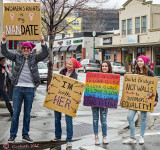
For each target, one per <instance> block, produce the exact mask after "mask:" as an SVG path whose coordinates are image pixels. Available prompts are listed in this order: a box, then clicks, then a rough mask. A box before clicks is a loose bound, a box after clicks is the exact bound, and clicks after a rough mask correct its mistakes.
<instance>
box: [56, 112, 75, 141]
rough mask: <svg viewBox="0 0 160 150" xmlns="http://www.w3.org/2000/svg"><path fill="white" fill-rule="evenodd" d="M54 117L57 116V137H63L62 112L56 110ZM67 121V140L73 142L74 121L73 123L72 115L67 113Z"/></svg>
mask: <svg viewBox="0 0 160 150" xmlns="http://www.w3.org/2000/svg"><path fill="white" fill-rule="evenodd" d="M54 117H55V137H56V138H58V139H61V136H62V127H61V118H62V114H61V113H60V112H57V111H54ZM65 121H66V132H67V137H66V142H71V141H72V137H73V123H72V117H71V116H68V115H65Z"/></svg>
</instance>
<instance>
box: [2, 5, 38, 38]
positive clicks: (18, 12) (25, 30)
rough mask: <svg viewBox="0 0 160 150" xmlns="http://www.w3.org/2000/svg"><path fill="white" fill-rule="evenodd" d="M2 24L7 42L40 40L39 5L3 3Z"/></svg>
mask: <svg viewBox="0 0 160 150" xmlns="http://www.w3.org/2000/svg"><path fill="white" fill-rule="evenodd" d="M3 24H4V26H3V30H4V32H5V34H6V38H7V40H30V41H31V40H40V34H41V5H40V3H4V17H3Z"/></svg>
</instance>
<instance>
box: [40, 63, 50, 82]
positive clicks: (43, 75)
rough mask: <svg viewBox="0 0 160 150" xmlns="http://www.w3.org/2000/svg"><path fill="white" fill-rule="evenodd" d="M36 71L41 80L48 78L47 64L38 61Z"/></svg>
mask: <svg viewBox="0 0 160 150" xmlns="http://www.w3.org/2000/svg"><path fill="white" fill-rule="evenodd" d="M38 71H39V76H40V80H41V82H43V81H47V78H48V68H47V65H46V64H45V63H44V62H39V63H38Z"/></svg>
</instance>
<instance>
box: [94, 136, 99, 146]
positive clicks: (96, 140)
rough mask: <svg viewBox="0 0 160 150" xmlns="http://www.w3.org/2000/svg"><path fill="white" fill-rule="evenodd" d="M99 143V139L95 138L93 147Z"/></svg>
mask: <svg viewBox="0 0 160 150" xmlns="http://www.w3.org/2000/svg"><path fill="white" fill-rule="evenodd" d="M99 144H100V142H99V138H98V137H95V145H99Z"/></svg>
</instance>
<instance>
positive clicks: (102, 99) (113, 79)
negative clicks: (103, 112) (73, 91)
mask: <svg viewBox="0 0 160 150" xmlns="http://www.w3.org/2000/svg"><path fill="white" fill-rule="evenodd" d="M119 84H120V75H117V74H107V73H95V72H87V75H86V86H85V92H84V103H83V105H85V106H95V107H103V108H104V107H105V108H117V103H118V95H119Z"/></svg>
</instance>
